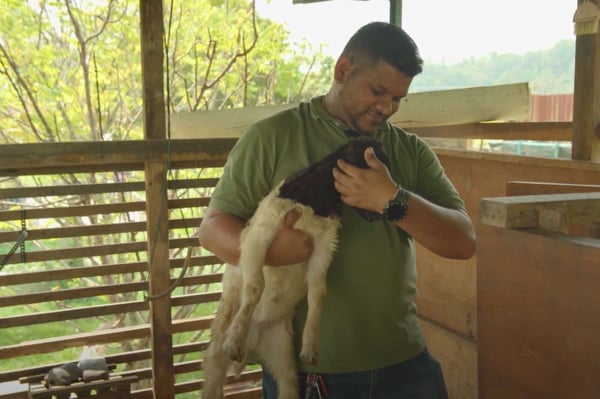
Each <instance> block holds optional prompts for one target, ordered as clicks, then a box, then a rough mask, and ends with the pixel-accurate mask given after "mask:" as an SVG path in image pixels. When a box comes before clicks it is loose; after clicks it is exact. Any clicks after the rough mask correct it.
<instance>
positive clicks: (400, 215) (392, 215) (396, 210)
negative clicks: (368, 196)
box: [384, 201, 408, 222]
mask: <svg viewBox="0 0 600 399" xmlns="http://www.w3.org/2000/svg"><path fill="white" fill-rule="evenodd" d="M407 212H408V206H407V205H406V204H405V203H402V202H398V201H393V202H392V203H390V204H389V205H388V207H387V209H386V212H385V215H384V216H385V218H386V219H387V220H390V221H392V222H395V221H397V220H400V219H404V217H405V216H406V213H407Z"/></svg>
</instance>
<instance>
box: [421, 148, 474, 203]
mask: <svg viewBox="0 0 600 399" xmlns="http://www.w3.org/2000/svg"><path fill="white" fill-rule="evenodd" d="M417 164H418V167H417V174H418V175H417V179H416V181H417V187H416V190H415V192H416V193H417V194H419V195H420V196H422V197H424V198H426V199H428V200H429V201H431V202H433V203H435V204H437V205H440V206H443V207H445V208H451V209H465V203H464V201H463V200H462V198H461V197H460V194H459V193H458V191H457V190H456V188H455V187H454V184H452V182H451V181H450V179H449V178H448V176H447V175H446V172H445V171H444V168H443V167H442V164H441V163H440V161H439V159H438V157H437V156H436V154H435V152H434V151H433V150H432V149H431V147H429V145H427V143H425V142H424V141H423V140H421V139H420V138H419V139H417Z"/></svg>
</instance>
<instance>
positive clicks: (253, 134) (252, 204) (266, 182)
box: [210, 125, 273, 220]
mask: <svg viewBox="0 0 600 399" xmlns="http://www.w3.org/2000/svg"><path fill="white" fill-rule="evenodd" d="M272 159H273V148H272V144H271V145H270V144H269V140H266V139H265V137H264V134H262V133H261V131H260V129H259V128H258V127H257V126H256V125H251V126H250V127H249V128H248V129H247V130H246V132H245V133H244V134H243V135H242V136H241V137H240V139H239V140H238V141H237V142H236V144H235V145H234V147H233V149H232V150H231V152H230V153H229V156H228V157H227V162H226V163H225V167H224V168H223V174H222V175H221V177H220V179H219V182H218V183H217V185H216V187H215V189H214V191H213V194H212V197H211V200H210V206H211V207H212V208H215V209H217V210H219V211H221V212H225V213H229V214H233V215H235V216H237V217H240V218H242V219H244V220H248V219H249V218H250V217H251V216H252V215H253V214H254V212H255V211H256V208H257V207H258V203H259V202H260V200H261V199H262V198H263V197H264V196H266V195H267V194H268V192H269V191H270V189H271V186H272V182H271V180H272V179H271V178H270V176H272V175H273V165H272Z"/></svg>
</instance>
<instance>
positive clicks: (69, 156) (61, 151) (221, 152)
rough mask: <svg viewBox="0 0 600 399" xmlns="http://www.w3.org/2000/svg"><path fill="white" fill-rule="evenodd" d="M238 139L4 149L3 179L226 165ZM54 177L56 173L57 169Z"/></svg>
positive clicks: (0, 154)
mask: <svg viewBox="0 0 600 399" xmlns="http://www.w3.org/2000/svg"><path fill="white" fill-rule="evenodd" d="M235 141H236V140H235V139H205V140H171V141H170V142H169V141H167V140H127V141H99V142H74V143H27V144H3V145H1V146H0V176H20V175H22V174H24V173H23V171H27V173H28V174H32V173H40V174H44V173H45V171H46V170H47V168H48V167H52V168H60V167H75V168H77V167H80V166H82V165H83V166H82V167H83V168H85V167H86V166H89V165H122V164H130V163H140V162H141V163H143V162H146V161H162V162H167V161H168V160H169V159H170V160H171V161H173V162H180V161H195V162H197V164H198V165H202V163H206V165H214V164H215V162H217V163H222V162H223V161H224V160H225V159H226V158H227V154H228V153H229V151H230V150H231V148H232V147H233V145H234V144H235ZM52 173H56V169H54V170H53V172H52Z"/></svg>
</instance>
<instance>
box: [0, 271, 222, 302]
mask: <svg viewBox="0 0 600 399" xmlns="http://www.w3.org/2000/svg"><path fill="white" fill-rule="evenodd" d="M222 276H223V275H222V274H221V273H213V274H206V275H199V276H192V277H184V278H183V279H181V281H179V286H180V287H186V286H193V285H204V284H214V283H220V282H221V279H222ZM52 278H53V279H56V276H53V277H52ZM176 280H177V279H175V278H172V279H171V284H173V283H175V281H176ZM147 290H148V283H147V282H146V281H140V282H133V283H122V284H106V285H102V286H99V287H86V288H69V289H63V290H60V291H42V292H36V293H33V294H22V295H13V296H5V297H0V307H7V306H19V305H29V304H34V303H40V302H52V301H65V300H72V299H81V298H90V297H95V296H100V295H116V294H124V293H130V292H139V291H147ZM175 298H177V297H175ZM202 300H203V301H209V300H210V298H209V297H206V298H203V299H202ZM186 302H191V300H190V299H187V300H186ZM177 304H178V305H182V304H183V303H182V301H178V302H177Z"/></svg>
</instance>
